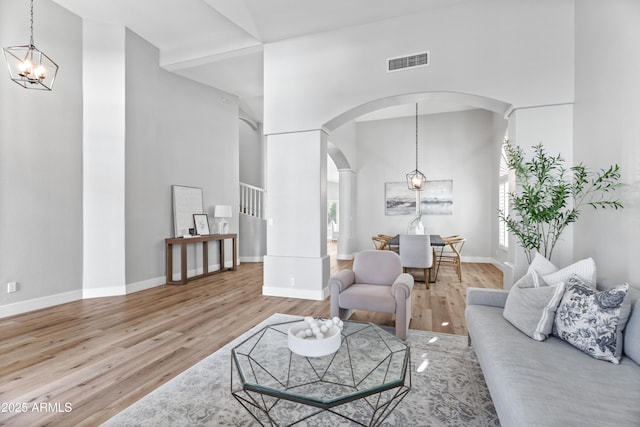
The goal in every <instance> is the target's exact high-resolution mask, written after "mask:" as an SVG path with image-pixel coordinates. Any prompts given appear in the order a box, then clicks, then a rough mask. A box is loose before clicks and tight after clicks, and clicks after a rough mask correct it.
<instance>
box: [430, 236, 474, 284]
mask: <svg viewBox="0 0 640 427" xmlns="http://www.w3.org/2000/svg"><path fill="white" fill-rule="evenodd" d="M442 240H443V241H444V248H442V250H441V251H436V262H437V263H438V269H439V268H440V267H442V266H447V265H450V266H452V267H454V268H455V271H456V274H457V275H458V280H459V281H460V282H462V262H461V259H460V253H461V252H462V247H463V246H464V244H465V242H466V241H467V240H466V239H465V238H464V237H462V236H459V235H457V234H456V235H453V236H445V237H443V238H442Z"/></svg>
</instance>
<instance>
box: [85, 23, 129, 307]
mask: <svg viewBox="0 0 640 427" xmlns="http://www.w3.org/2000/svg"><path fill="white" fill-rule="evenodd" d="M82 83H83V100H84V106H83V115H84V118H83V123H84V126H83V141H82V155H83V159H82V162H83V164H82V167H83V247H84V248H83V278H82V288H83V291H82V293H83V297H84V298H93V297H100V296H108V295H123V294H125V293H126V283H125V282H126V276H125V218H124V200H125V183H124V173H125V28H124V27H123V26H119V25H111V24H104V23H98V22H94V21H90V20H87V19H85V20H84V21H83V82H82Z"/></svg>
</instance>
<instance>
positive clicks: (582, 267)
mask: <svg viewBox="0 0 640 427" xmlns="http://www.w3.org/2000/svg"><path fill="white" fill-rule="evenodd" d="M574 274H575V275H576V276H578V277H579V278H580V279H582V281H583V282H585V283H586V284H587V285H589V286H590V287H592V288H593V289H595V288H596V263H595V262H594V261H593V258H587V259H582V260H580V261H578V262H575V263H573V264H571V265H569V266H567V267H564V268H562V269H560V270H558V271H556V272H553V273H551V274H543V275H542V278H543V279H544V281H545V282H546V283H548V284H549V286H551V285H555V284H556V283H561V282H567V281H568V280H569V278H570V277H571V276H573V275H574Z"/></svg>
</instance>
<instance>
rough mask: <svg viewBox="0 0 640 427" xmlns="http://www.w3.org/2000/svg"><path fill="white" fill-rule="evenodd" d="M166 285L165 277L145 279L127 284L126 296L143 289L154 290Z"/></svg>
mask: <svg viewBox="0 0 640 427" xmlns="http://www.w3.org/2000/svg"><path fill="white" fill-rule="evenodd" d="M166 283H167V277H166V276H160V277H155V278H153V279H147V280H143V281H141V282H134V283H129V284H127V294H132V293H134V292H140V291H144V290H145V289H151V288H155V287H157V286H162V285H165V284H166Z"/></svg>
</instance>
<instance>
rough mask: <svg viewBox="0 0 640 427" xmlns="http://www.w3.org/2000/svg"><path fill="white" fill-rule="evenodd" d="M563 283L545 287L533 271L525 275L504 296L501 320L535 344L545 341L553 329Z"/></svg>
mask: <svg viewBox="0 0 640 427" xmlns="http://www.w3.org/2000/svg"><path fill="white" fill-rule="evenodd" d="M563 294H564V283H559V284H556V285H554V286H547V285H546V283H544V280H543V279H542V278H541V277H540V275H539V274H538V273H537V272H536V271H532V272H531V273H528V274H526V275H524V276H523V277H522V278H521V279H520V280H518V282H517V283H516V284H515V285H513V287H512V288H511V290H510V291H509V295H508V296H507V301H506V303H505V306H504V311H503V314H502V315H503V316H504V318H505V319H507V320H508V321H509V323H511V324H512V325H513V326H515V327H516V328H518V329H519V330H520V331H521V332H523V333H524V334H526V335H528V336H529V337H531V338H533V339H534V340H536V341H544V340H545V339H546V338H547V337H548V336H549V335H550V334H551V330H552V328H553V319H554V317H555V313H556V309H557V308H558V304H559V303H560V300H561V299H562V295H563Z"/></svg>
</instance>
